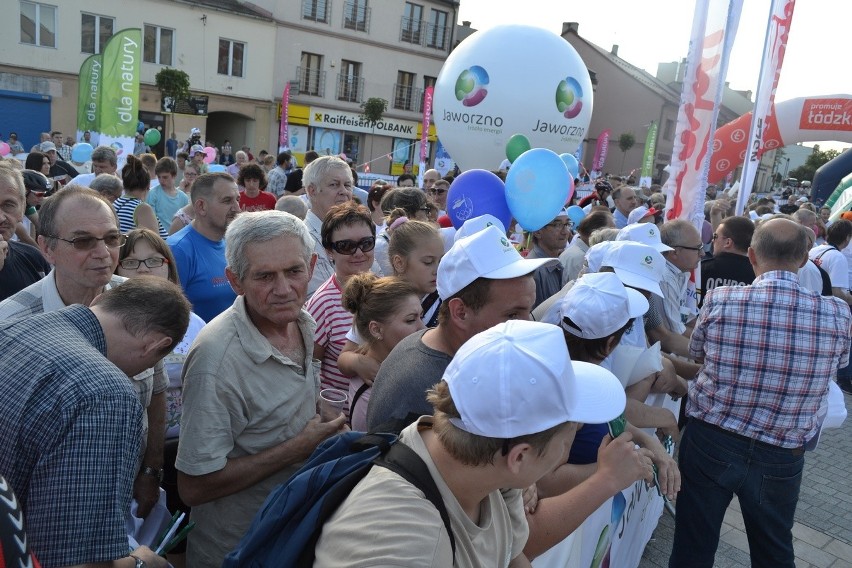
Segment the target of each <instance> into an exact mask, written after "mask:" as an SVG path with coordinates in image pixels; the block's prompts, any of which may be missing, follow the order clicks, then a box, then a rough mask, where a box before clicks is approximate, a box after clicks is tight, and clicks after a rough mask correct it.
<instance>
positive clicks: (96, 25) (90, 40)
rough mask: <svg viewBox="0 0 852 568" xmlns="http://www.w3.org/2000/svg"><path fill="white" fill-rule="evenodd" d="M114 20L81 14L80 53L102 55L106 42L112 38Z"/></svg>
mask: <svg viewBox="0 0 852 568" xmlns="http://www.w3.org/2000/svg"><path fill="white" fill-rule="evenodd" d="M114 23H115V20H114V19H112V18H108V17H107V16H96V15H94V14H83V22H82V24H81V33H80V51H82V52H83V53H103V51H104V47H106V42H107V40H108V39H109V38H111V37H112V26H113V24H114Z"/></svg>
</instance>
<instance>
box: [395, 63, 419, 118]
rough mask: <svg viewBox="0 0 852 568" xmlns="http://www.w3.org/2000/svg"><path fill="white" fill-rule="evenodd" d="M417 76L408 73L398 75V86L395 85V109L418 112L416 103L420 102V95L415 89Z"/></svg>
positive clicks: (401, 72) (403, 72)
mask: <svg viewBox="0 0 852 568" xmlns="http://www.w3.org/2000/svg"><path fill="white" fill-rule="evenodd" d="M415 80H416V76H415V74H414V73H409V72H408V71H400V72H398V73H397V74H396V85H394V96H393V108H398V109H402V110H417V108H416V107H415V105H416V103H417V102H418V101H419V100H420V93H419V92H417V91H418V89H416V88H415V87H414V81H415Z"/></svg>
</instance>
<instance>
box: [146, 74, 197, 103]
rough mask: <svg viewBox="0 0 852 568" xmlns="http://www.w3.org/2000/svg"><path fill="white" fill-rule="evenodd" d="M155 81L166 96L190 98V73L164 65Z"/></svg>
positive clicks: (161, 92)
mask: <svg viewBox="0 0 852 568" xmlns="http://www.w3.org/2000/svg"><path fill="white" fill-rule="evenodd" d="M154 82H155V83H156V84H157V89H159V91H160V94H161V95H163V96H164V97H172V98H174V99H186V98H189V95H190V93H189V75H188V74H187V73H186V72H185V71H181V70H180V69H171V68H169V67H164V68H163V69H160V71H159V72H158V73H157V75H156V76H155V77H154Z"/></svg>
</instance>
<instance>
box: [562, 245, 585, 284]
mask: <svg viewBox="0 0 852 568" xmlns="http://www.w3.org/2000/svg"><path fill="white" fill-rule="evenodd" d="M588 250H589V245H587V244H586V243H584V242H583V239H581V238H580V237H579V235H578V236H576V237H574V240H573V241H571V244H570V245H568V248H566V249H565V250H564V251H562V254H560V255H559V262H560V263H562V268H563V273H562V279H563V284H565V283H566V282H569V281H571V280H576V279H577V277H578V276H579V275H580V269H581V268H583V261H584V260H585V259H586V252H587V251H588Z"/></svg>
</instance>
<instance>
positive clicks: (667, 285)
mask: <svg viewBox="0 0 852 568" xmlns="http://www.w3.org/2000/svg"><path fill="white" fill-rule="evenodd" d="M688 283H689V274H687V273H685V272H681V270H680V268H678V267H677V266H675V265H674V264H672V263H671V262H669V261H668V260H666V270H665V271H664V272H663V279H662V280H660V288H661V289H662V291H663V299H662V308H663V309H662V313H663V315H664V316H665V317H664V318H663V323H664V325H665V326H666V328H667V329H668V330H669V331H671V332H673V333H683V332H684V331H686V325H685V324H686V322H687V321H689V319H691V318H690V317H689V315H690V314H687V313H686V310H687V308H686V286H687V284H688Z"/></svg>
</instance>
